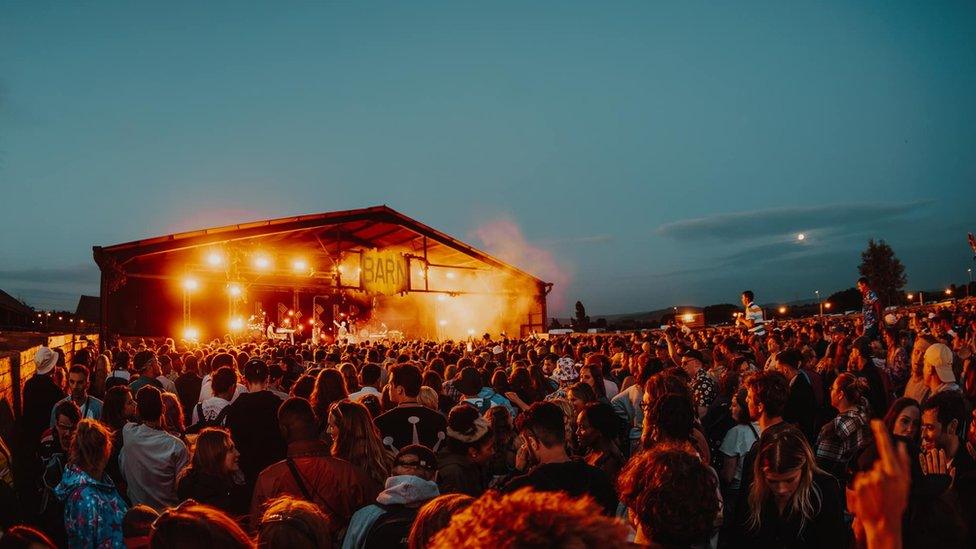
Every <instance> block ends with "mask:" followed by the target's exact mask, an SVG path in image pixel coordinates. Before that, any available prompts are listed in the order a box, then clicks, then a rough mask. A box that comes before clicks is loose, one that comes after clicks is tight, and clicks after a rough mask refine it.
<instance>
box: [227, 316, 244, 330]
mask: <svg viewBox="0 0 976 549" xmlns="http://www.w3.org/2000/svg"><path fill="white" fill-rule="evenodd" d="M230 329H231V330H234V331H238V330H243V329H244V319H243V318H241V317H237V318H232V319H231V320H230Z"/></svg>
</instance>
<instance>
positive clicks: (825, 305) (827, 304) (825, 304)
mask: <svg viewBox="0 0 976 549" xmlns="http://www.w3.org/2000/svg"><path fill="white" fill-rule="evenodd" d="M830 305H831V304H830V302H829V301H828V302H826V303H824V307H826V308H827V309H829V308H830Z"/></svg>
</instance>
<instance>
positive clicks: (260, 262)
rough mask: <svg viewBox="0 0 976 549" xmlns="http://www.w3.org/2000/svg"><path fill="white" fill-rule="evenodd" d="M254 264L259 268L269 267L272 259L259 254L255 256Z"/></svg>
mask: <svg viewBox="0 0 976 549" xmlns="http://www.w3.org/2000/svg"><path fill="white" fill-rule="evenodd" d="M254 266H255V267H257V268H258V269H267V268H268V267H270V266H271V260H270V259H268V258H267V256H263V255H259V256H257V257H255V258H254Z"/></svg>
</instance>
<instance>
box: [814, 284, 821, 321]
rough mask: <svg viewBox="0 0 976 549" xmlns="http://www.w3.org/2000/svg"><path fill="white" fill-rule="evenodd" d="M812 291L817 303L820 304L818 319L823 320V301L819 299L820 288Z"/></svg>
mask: <svg viewBox="0 0 976 549" xmlns="http://www.w3.org/2000/svg"><path fill="white" fill-rule="evenodd" d="M813 293H815V294H817V305H819V306H820V320H823V301H820V290H814V291H813Z"/></svg>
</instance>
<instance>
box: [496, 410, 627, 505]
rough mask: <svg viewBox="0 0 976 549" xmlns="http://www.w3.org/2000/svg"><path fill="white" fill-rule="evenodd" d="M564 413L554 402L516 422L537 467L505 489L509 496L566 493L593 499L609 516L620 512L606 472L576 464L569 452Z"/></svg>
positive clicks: (532, 411)
mask: <svg viewBox="0 0 976 549" xmlns="http://www.w3.org/2000/svg"><path fill="white" fill-rule="evenodd" d="M563 421H564V419H563V413H562V411H561V410H560V409H559V408H558V407H557V406H556V405H554V404H553V403H551V402H537V403H535V404H533V405H532V406H531V407H529V409H528V410H526V412H525V413H523V414H522V415H520V416H519V417H518V418H516V428H517V429H518V431H519V434H520V435H521V436H522V439H523V440H524V441H525V447H526V450H527V451H528V452H529V454H530V455H531V456H532V458H533V462H535V463H537V464H538V465H536V466H535V467H533V468H532V469H530V470H529V471H527V472H526V473H525V474H523V475H521V476H517V477H515V478H513V479H512V480H511V481H509V482H508V484H506V485H505V487H504V491H505V492H514V491H516V490H518V489H520V488H524V487H529V488H532V489H533V490H537V491H543V492H555V491H563V492H566V493H568V494H569V495H571V496H572V497H580V496H583V495H588V496H590V497H592V498H593V499H594V500H596V502H597V503H598V504H599V505H600V507H601V508H602V509H603V512H604V513H605V514H607V515H608V516H612V515H613V514H614V513H615V512H616V510H617V495H616V493H615V492H614V489H613V485H612V484H611V482H610V477H609V476H608V475H607V473H606V471H604V470H603V469H600V468H597V467H594V466H592V465H589V464H587V463H585V462H583V461H577V460H573V459H571V458H570V457H569V455H568V454H567V452H566V444H565V438H564V429H565V427H564V424H563Z"/></svg>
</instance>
